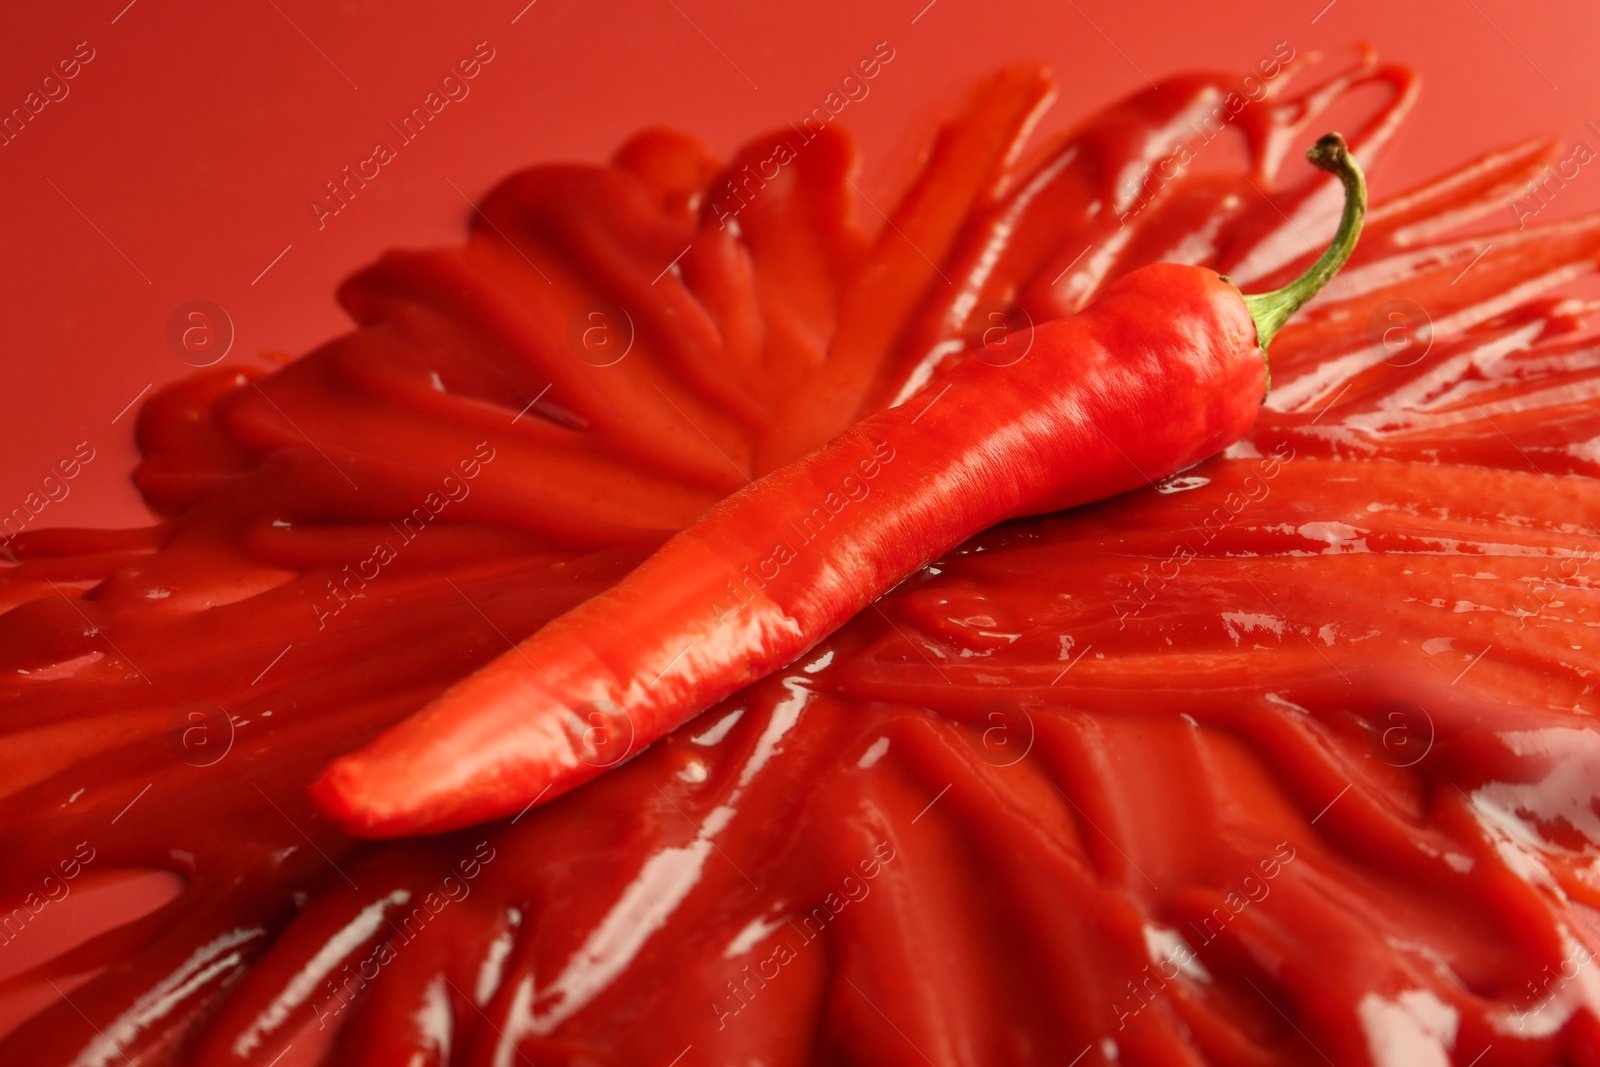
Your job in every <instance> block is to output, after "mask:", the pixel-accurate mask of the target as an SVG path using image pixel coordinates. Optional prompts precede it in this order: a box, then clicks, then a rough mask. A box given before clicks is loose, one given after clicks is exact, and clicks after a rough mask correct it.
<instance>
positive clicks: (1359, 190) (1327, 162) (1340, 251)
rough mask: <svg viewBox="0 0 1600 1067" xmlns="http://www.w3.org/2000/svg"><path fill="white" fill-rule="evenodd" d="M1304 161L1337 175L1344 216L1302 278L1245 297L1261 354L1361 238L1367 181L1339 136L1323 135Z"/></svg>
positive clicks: (1336, 271)
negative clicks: (1324, 249)
mask: <svg viewBox="0 0 1600 1067" xmlns="http://www.w3.org/2000/svg"><path fill="white" fill-rule="evenodd" d="M1306 158H1307V159H1309V160H1311V162H1312V163H1314V164H1316V166H1317V167H1318V169H1320V170H1325V171H1328V172H1329V173H1331V174H1337V175H1338V176H1339V180H1340V181H1342V182H1344V214H1343V216H1342V217H1341V218H1340V219H1339V230H1338V232H1337V233H1335V234H1334V235H1333V243H1332V244H1330V245H1329V246H1328V248H1327V250H1326V251H1325V252H1323V253H1322V255H1320V256H1318V257H1317V261H1316V262H1315V263H1313V264H1311V266H1310V268H1309V269H1307V271H1306V272H1305V273H1304V274H1302V275H1300V277H1298V278H1296V279H1295V280H1294V281H1292V282H1290V283H1289V284H1288V285H1285V286H1284V287H1283V288H1282V289H1274V290H1273V291H1272V292H1270V293H1249V294H1246V295H1245V297H1244V304H1245V307H1246V308H1248V309H1249V310H1250V317H1251V318H1252V319H1254V320H1255V323H1256V344H1257V345H1258V346H1260V348H1261V350H1262V351H1263V352H1265V351H1266V350H1267V345H1268V344H1270V343H1271V342H1272V338H1273V337H1274V336H1276V335H1277V333H1278V330H1279V329H1281V328H1282V327H1283V324H1284V323H1285V322H1287V321H1289V317H1290V316H1291V315H1293V314H1294V313H1295V312H1296V311H1299V310H1300V308H1301V307H1303V306H1304V305H1305V303H1306V301H1308V300H1310V299H1311V298H1312V297H1313V296H1316V295H1317V290H1319V289H1321V288H1322V287H1323V286H1324V285H1326V284H1327V283H1328V279H1330V278H1332V277H1333V276H1334V275H1335V274H1337V273H1338V272H1339V268H1340V267H1342V266H1344V263H1345V260H1347V259H1349V258H1350V253H1351V252H1352V251H1354V250H1355V247H1356V238H1358V237H1360V236H1361V223H1362V220H1363V219H1365V218H1366V214H1367V179H1366V177H1365V176H1364V175H1363V174H1362V173H1361V165H1360V164H1359V163H1357V162H1356V160H1355V157H1354V156H1352V155H1351V154H1350V146H1349V145H1347V144H1345V141H1344V137H1343V136H1342V135H1341V134H1337V133H1329V134H1324V135H1323V136H1322V137H1321V139H1319V140H1318V141H1317V143H1316V144H1314V145H1312V146H1311V148H1310V150H1309V151H1307V152H1306Z"/></svg>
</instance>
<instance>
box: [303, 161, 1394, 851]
mask: <svg viewBox="0 0 1600 1067" xmlns="http://www.w3.org/2000/svg"><path fill="white" fill-rule="evenodd" d="M1311 158H1312V159H1313V161H1314V162H1316V163H1317V165H1318V166H1321V167H1323V168H1324V169H1329V170H1335V169H1338V170H1341V176H1342V177H1343V178H1344V180H1345V184H1346V189H1347V194H1348V199H1347V204H1346V211H1345V219H1344V223H1343V224H1342V225H1341V228H1340V236H1339V238H1337V239H1336V242H1335V247H1334V248H1330V249H1329V251H1328V252H1326V253H1324V255H1323V256H1322V257H1321V258H1320V259H1319V260H1318V261H1317V263H1316V264H1315V265H1314V266H1313V267H1312V268H1311V270H1310V271H1308V272H1307V274H1306V275H1305V276H1303V277H1302V278H1301V279H1299V280H1297V281H1296V282H1295V283H1291V285H1290V286H1287V287H1285V289H1283V290H1279V291H1278V292H1277V293H1274V294H1264V295H1262V296H1255V297H1244V296H1242V295H1241V294H1240V292H1239V290H1238V289H1237V288H1235V287H1234V286H1233V285H1232V284H1230V283H1229V282H1228V281H1227V280H1226V279H1224V278H1221V277H1219V276H1218V275H1217V274H1216V273H1215V272H1214V271H1211V270H1207V269H1204V268H1199V267H1192V266H1183V265H1177V264H1169V263H1157V264H1153V265H1151V266H1147V267H1144V268H1142V269H1140V270H1137V271H1134V272H1133V273H1131V274H1129V275H1127V276H1126V277H1124V278H1122V279H1121V280H1119V281H1118V282H1116V283H1115V284H1114V285H1112V286H1111V287H1109V288H1108V289H1107V290H1106V291H1105V292H1104V293H1103V294H1102V295H1101V297H1100V298H1099V299H1098V300H1097V301H1095V303H1094V304H1092V305H1091V306H1090V307H1088V308H1087V309H1085V310H1084V311H1083V312H1082V313H1080V314H1078V315H1075V316H1073V317H1071V318H1067V319H1062V320H1058V321H1055V322H1051V323H1047V324H1044V325H1041V326H1039V327H1037V328H1034V329H1031V330H1027V331H1021V332H1018V333H1014V334H1011V335H1008V336H1006V337H1005V338H1004V339H1003V340H1002V341H1001V342H1000V343H999V344H997V345H995V346H994V347H993V348H986V349H984V350H983V351H982V352H980V353H977V354H975V355H974V356H973V357H971V358H969V359H967V360H966V361H965V362H963V363H962V364H961V365H959V366H958V367H956V368H955V369H954V370H953V371H951V372H950V373H949V374H947V375H946V376H945V377H944V378H942V379H939V380H937V381H935V382H933V383H932V384H931V385H930V386H928V387H927V388H925V389H924V390H923V391H922V392H921V393H920V394H918V395H917V396H914V397H912V398H911V399H910V400H909V401H908V402H907V403H905V404H903V405H901V406H899V407H895V408H891V409H889V410H887V411H883V412H881V413H879V414H877V415H874V416H871V417H869V418H867V419H864V420H862V421H861V422H859V423H857V424H855V425H854V426H852V427H850V428H849V429H847V430H845V431H844V432H843V433H841V434H839V435H838V436H837V437H835V438H834V439H833V440H832V441H830V442H829V443H828V444H827V445H826V446H824V447H822V448H820V449H818V450H816V451H815V452H812V453H811V454H809V455H807V456H805V457H803V458H802V459H800V460H798V461H797V462H795V463H793V464H791V465H789V466H787V467H784V468H781V469H779V470H777V471H774V472H773V473H771V474H769V475H767V476H765V477H763V478H761V479H759V480H758V481H755V482H752V483H751V484H749V485H748V486H746V487H745V488H744V489H742V490H740V491H738V492H736V493H734V494H733V495H732V496H730V497H728V498H727V499H725V500H723V501H722V502H721V503H719V504H717V505H716V506H715V507H713V508H712V509H711V510H710V511H709V512H708V513H707V514H706V515H705V516H704V517H702V518H701V519H700V520H699V521H698V522H697V523H695V524H694V525H693V526H691V527H689V528H688V529H686V530H684V531H682V532H681V533H679V534H677V535H676V536H675V537H673V538H672V539H671V540H670V541H668V542H667V543H666V544H665V545H664V546H663V547H662V548H661V549H660V550H659V551H658V552H657V553H656V554H655V555H653V556H652V557H650V558H649V559H648V560H646V561H645V562H644V563H643V564H641V565H640V566H639V567H638V568H637V569H635V570H634V571H633V572H632V573H630V574H629V575H628V576H627V577H626V578H625V579H624V580H623V581H622V582H620V583H619V584H617V585H616V586H615V587H614V588H612V589H610V590H609V591H607V592H605V593H603V594H601V595H599V596H597V597H595V598H593V599H591V600H589V601H586V602H584V603H583V604H581V605H579V606H578V607H577V608H575V609H573V610H572V611H570V612H568V613H567V614H565V615H563V616H561V617H559V618H557V619H556V620H554V621H553V622H551V623H550V624H549V625H547V626H545V627H544V628H543V629H541V630H540V631H538V632H537V633H535V634H534V635H533V636H532V637H530V638H528V639H527V640H526V641H524V642H523V643H522V644H521V645H520V646H518V647H517V648H515V649H513V650H512V651H510V652H508V653H506V654H504V655H502V656H500V657H499V658H498V659H496V660H495V661H493V662H492V663H490V664H489V665H488V666H486V667H485V668H483V669H482V670H480V671H478V672H477V673H475V674H473V675H471V676H469V677H468V678H466V679H465V680H463V681H462V682H460V683H459V684H457V685H455V686H453V687H452V688H451V689H449V690H447V691H446V692H445V693H444V694H442V695H441V696H440V697H439V698H438V699H437V700H435V701H434V702H433V703H432V704H430V705H428V706H427V707H425V708H423V709H422V710H421V711H420V712H418V713H417V714H416V715H414V716H412V717H411V718H409V719H407V720H405V721H404V722H402V723H400V724H399V725H398V726H396V727H394V728H392V729H390V730H389V731H387V732H386V733H384V734H383V735H381V736H380V737H378V738H377V739H376V740H375V741H373V742H372V743H371V744H369V745H368V746H367V747H366V748H364V749H362V750H360V751H359V752H356V753H354V754H351V755H348V756H345V757H343V758H341V759H339V760H338V761H336V762H335V763H334V764H333V765H332V766H331V767H329V769H328V770H327V771H326V772H324V774H323V775H322V777H321V778H320V779H319V780H318V781H317V782H315V783H314V784H313V786H312V794H313V797H314V799H315V800H316V802H317V803H318V805H319V806H320V807H321V808H322V809H323V810H324V811H326V812H327V813H328V814H329V815H331V816H332V817H333V818H335V819H336V820H337V821H338V822H339V823H340V824H341V825H342V826H344V827H345V828H346V829H347V830H349V831H350V832H352V833H354V834H357V835H359V836H365V837H375V838H390V837H400V836H406V835H412V834H421V833H438V832H443V831H447V830H452V829H457V828H460V827H463V826H469V825H472V824H474V823H479V822H483V821H486V820H489V819H493V818H498V817H500V816H505V815H514V814H516V813H517V812H519V811H520V810H522V809H524V808H526V807H528V806H530V805H532V804H534V803H538V802H541V801H547V800H550V799H553V798H554V797H556V796H559V795H561V794H562V793H564V792H567V791H568V790H571V789H573V788H575V787H576V786H579V785H581V784H583V783H584V782H586V781H588V780H590V779H591V778H593V777H595V776H596V775H598V774H600V773H602V772H603V771H604V770H605V769H607V768H608V767H610V766H614V765H615V764H616V763H619V762H620V761H621V760H622V759H624V758H625V757H626V756H627V755H628V754H629V753H631V752H633V751H637V750H638V749H640V748H642V747H643V746H645V745H648V744H650V743H652V742H654V741H655V740H657V739H659V738H660V737H662V736H664V735H665V734H667V733H668V732H670V731H671V730H673V729H674V728H676V727H677V726H679V725H681V724H682V723H683V722H685V721H687V720H688V719H689V718H691V717H692V716H693V715H695V714H697V713H699V712H700V711H702V710H704V709H705V708H707V707H709V706H710V705H712V704H714V703H716V702H717V701H719V700H721V699H723V698H725V697H727V696H729V695H731V694H732V693H734V692H736V691H738V690H739V689H741V688H743V687H744V686H746V685H748V684H749V683H751V682H753V681H755V680H757V679H759V678H761V677H764V676H766V675H767V674H770V673H771V672H773V671H775V670H777V669H779V668H781V667H783V666H785V665H787V664H789V663H791V662H793V661H794V660H795V659H796V658H798V657H799V656H801V655H802V654H803V653H804V652H805V651H806V650H807V649H809V648H811V647H812V646H813V645H815V644H816V643H817V642H819V641H821V640H822V639H823V638H825V637H827V636H828V635H829V634H831V633H833V632H834V631H835V630H836V629H838V628H839V627H840V626H842V625H843V624H844V623H845V622H847V621H848V620H849V619H850V618H851V617H852V616H854V615H855V614H856V613H858V612H860V611H861V610H863V609H864V608H866V607H867V606H868V605H870V604H871V603H872V602H873V601H875V600H876V599H877V598H878V597H879V596H881V595H882V594H883V593H884V592H886V591H887V590H889V589H891V588H893V587H894V586H895V585H896V584H898V583H899V582H900V581H902V580H904V579H905V578H906V577H908V576H909V575H911V574H913V573H915V572H916V571H918V570H919V569H921V568H922V567H924V566H925V565H927V564H928V563H929V562H931V561H932V560H933V559H935V558H937V557H938V556H940V555H942V554H943V553H945V552H946V551H948V550H949V549H951V548H953V547H955V546H956V545H958V544H960V543H961V542H962V541H965V540H966V539H967V538H969V537H971V536H972V535H973V534H975V533H977V532H979V531H981V530H983V529H986V528H987V527H989V526H992V525H994V524H995V523H998V522H1002V521H1004V520H1006V519H1010V518H1016V517H1020V516H1024V515H1034V514H1041V513H1044V512H1050V511H1056V510H1060V509H1063V508H1069V507H1073V506H1075V505H1079V504H1084V503H1088V502H1090V501H1094V500H1100V499H1103V498H1105V497H1109V496H1114V495H1116V494H1119V493H1122V492H1126V491H1127V490H1130V489H1134V488H1136V487H1138V486H1141V485H1144V484H1146V483H1147V482H1153V481H1155V480H1156V479H1159V478H1162V477H1165V476H1167V475H1169V474H1172V473H1174V472H1176V471H1179V470H1182V469H1184V468H1186V467H1189V466H1192V465H1193V464H1195V463H1198V462H1200V461H1201V460H1203V459H1205V458H1206V457H1208V456H1211V455H1214V454H1215V453H1217V452H1218V451H1220V450H1222V449H1223V448H1226V447H1227V446H1228V445H1229V444H1231V443H1233V442H1234V441H1236V440H1238V439H1239V438H1241V437H1242V436H1244V434H1245V433H1246V431H1247V430H1249V428H1250V426H1251V424H1252V423H1253V422H1254V421H1255V418H1256V414H1257V412H1258V411H1259V409H1260V406H1261V401H1262V399H1263V397H1264V396H1265V395H1266V390H1267V360H1266V352H1265V347H1264V346H1265V343H1266V342H1267V341H1269V340H1270V338H1271V335H1272V333H1274V332H1275V331H1276V329H1277V327H1278V326H1279V325H1281V324H1282V322H1283V321H1284V320H1285V319H1287V318H1288V316H1289V315H1290V314H1292V313H1293V311H1294V310H1295V309H1296V308H1298V307H1299V306H1300V305H1301V304H1303V303H1304V302H1305V300H1307V299H1309V298H1310V296H1311V295H1312V293H1314V292H1315V289H1316V288H1317V287H1319V286H1320V285H1321V284H1323V283H1324V282H1325V281H1326V280H1327V278H1329V277H1331V276H1332V274H1333V272H1334V271H1335V270H1337V267H1338V265H1339V263H1341V262H1342V261H1343V258H1344V257H1345V256H1347V255H1348V253H1349V250H1350V247H1351V246H1353V244H1354V240H1355V236H1356V233H1357V232H1359V226H1360V216H1361V212H1362V210H1363V208H1364V184H1363V183H1362V181H1361V176H1360V171H1359V168H1358V167H1356V165H1355V164H1354V162H1353V160H1350V158H1349V156H1348V153H1347V152H1346V150H1345V147H1344V142H1343V140H1342V138H1339V137H1338V135H1336V134H1334V135H1329V137H1326V138H1324V139H1323V140H1322V141H1321V142H1319V143H1318V146H1317V147H1316V148H1314V149H1313V150H1312V153H1311Z"/></svg>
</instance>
